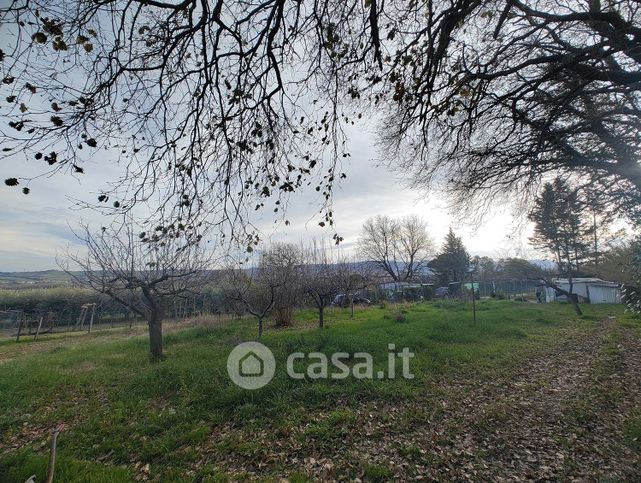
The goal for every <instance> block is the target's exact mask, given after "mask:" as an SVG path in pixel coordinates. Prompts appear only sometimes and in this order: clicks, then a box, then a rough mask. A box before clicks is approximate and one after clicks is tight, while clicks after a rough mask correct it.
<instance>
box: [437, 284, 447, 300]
mask: <svg viewBox="0 0 641 483" xmlns="http://www.w3.org/2000/svg"><path fill="white" fill-rule="evenodd" d="M449 295H450V287H438V288H437V289H436V290H434V297H436V298H437V299H442V298H445V297H448V296H449Z"/></svg>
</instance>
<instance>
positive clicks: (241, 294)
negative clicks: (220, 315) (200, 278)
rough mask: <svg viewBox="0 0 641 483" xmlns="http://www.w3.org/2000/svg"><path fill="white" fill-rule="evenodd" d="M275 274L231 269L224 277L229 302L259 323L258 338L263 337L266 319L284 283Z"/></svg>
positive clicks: (238, 268)
mask: <svg viewBox="0 0 641 483" xmlns="http://www.w3.org/2000/svg"><path fill="white" fill-rule="evenodd" d="M271 275H273V272H269V271H264V270H260V268H255V269H250V270H244V269H242V268H241V267H231V268H228V269H227V270H226V271H225V275H224V277H223V293H224V296H225V298H226V299H227V300H229V301H231V302H232V303H233V304H235V305H237V306H238V308H240V309H241V311H247V312H248V313H250V314H251V315H252V316H254V317H255V318H256V320H257V321H258V337H261V336H262V335H263V327H264V324H263V322H264V320H265V317H267V316H268V315H269V313H270V312H271V311H272V309H273V308H274V304H275V302H276V291H277V290H278V289H279V288H280V287H281V285H282V282H281V281H280V280H278V279H277V278H274V277H272V276H271Z"/></svg>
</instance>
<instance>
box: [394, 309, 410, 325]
mask: <svg viewBox="0 0 641 483" xmlns="http://www.w3.org/2000/svg"><path fill="white" fill-rule="evenodd" d="M406 313H407V311H406V310H399V311H397V312H395V313H394V322H398V323H399V324H402V323H404V322H407V317H406V316H405V314H406Z"/></svg>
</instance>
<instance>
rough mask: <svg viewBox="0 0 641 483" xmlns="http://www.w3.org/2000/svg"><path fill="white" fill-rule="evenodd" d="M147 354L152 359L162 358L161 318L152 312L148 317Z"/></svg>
mask: <svg viewBox="0 0 641 483" xmlns="http://www.w3.org/2000/svg"><path fill="white" fill-rule="evenodd" d="M149 355H150V357H151V359H152V360H154V361H157V360H161V359H163V353H162V319H161V318H160V317H159V316H158V314H152V316H151V317H150V318H149Z"/></svg>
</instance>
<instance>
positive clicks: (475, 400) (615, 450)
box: [350, 320, 641, 481]
mask: <svg viewBox="0 0 641 483" xmlns="http://www.w3.org/2000/svg"><path fill="white" fill-rule="evenodd" d="M640 375H641V341H640V339H639V333H638V332H637V331H634V330H633V329H628V328H622V327H619V326H617V325H616V324H615V323H614V321H613V320H606V321H603V322H602V323H600V324H599V325H598V326H597V327H595V328H594V329H593V330H590V331H587V332H584V333H577V334H573V335H571V336H569V337H567V338H565V340H563V341H562V342H560V343H559V344H558V345H555V346H554V347H553V348H551V350H548V351H545V353H543V354H539V355H537V356H536V357H534V358H532V359H530V360H528V361H527V362H526V363H525V364H523V365H521V366H520V367H519V368H517V369H516V370H515V372H514V373H513V374H512V375H508V376H504V377H499V378H496V379H494V380H475V381H464V382H461V383H458V384H449V385H446V393H449V396H445V397H442V398H441V400H440V403H441V406H442V407H443V412H442V413H441V414H435V413H434V411H433V410H432V411H431V414H430V413H429V412H428V413H427V414H426V415H425V416H426V418H427V423H426V424H422V425H419V427H415V428H413V429H411V430H410V431H408V432H407V433H403V432H401V433H399V434H390V435H389V437H386V438H383V439H381V440H378V441H374V442H372V441H362V442H361V444H359V445H357V446H356V447H355V448H354V449H353V450H352V451H351V452H350V453H351V454H352V455H353V456H357V455H360V457H361V458H362V455H363V454H365V455H367V456H368V459H370V460H371V461H372V462H376V461H381V460H383V461H384V460H385V459H387V460H388V464H389V465H390V466H392V467H394V469H395V471H394V472H395V473H397V474H399V475H402V477H404V478H407V477H412V478H418V479H421V478H425V479H437V480H444V479H447V480H476V481H523V480H561V481H595V480H599V481H601V480H610V481H622V480H623V481H641V458H640V454H639V453H638V452H635V451H634V450H632V449H631V448H629V447H628V446H626V444H625V443H624V440H623V432H622V427H623V425H624V423H625V418H626V417H627V416H629V415H630V413H631V412H633V411H638V410H639V409H641V400H640V399H641V398H640V396H641V376H640ZM391 414H392V415H394V414H398V413H391ZM431 419H433V421H432V420H431ZM414 447H417V448H418V451H414V455H415V457H414V458H409V459H410V462H411V463H410V464H406V463H407V459H408V458H407V457H405V456H404V454H403V453H407V450H405V451H403V450H402V449H403V448H414ZM399 448H400V449H401V451H399ZM412 460H413V461H412Z"/></svg>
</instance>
